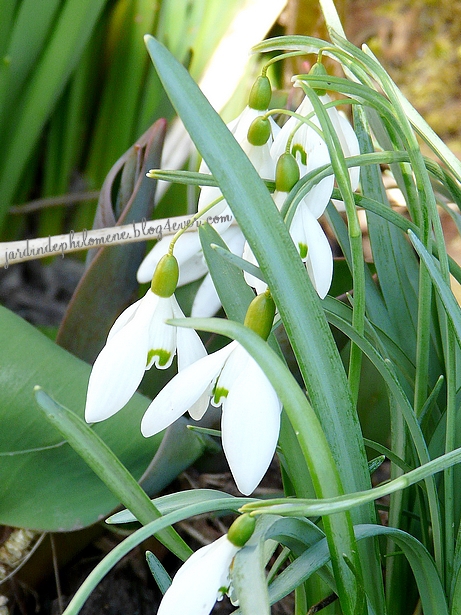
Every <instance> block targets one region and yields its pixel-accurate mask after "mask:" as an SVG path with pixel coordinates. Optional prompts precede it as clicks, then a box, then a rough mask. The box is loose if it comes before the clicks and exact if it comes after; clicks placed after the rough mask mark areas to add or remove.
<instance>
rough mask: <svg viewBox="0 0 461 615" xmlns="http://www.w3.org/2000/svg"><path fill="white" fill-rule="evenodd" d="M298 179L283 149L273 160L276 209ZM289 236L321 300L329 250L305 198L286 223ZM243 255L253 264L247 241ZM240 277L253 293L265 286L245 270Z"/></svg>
mask: <svg viewBox="0 0 461 615" xmlns="http://www.w3.org/2000/svg"><path fill="white" fill-rule="evenodd" d="M298 179H299V169H298V165H297V163H296V160H295V158H294V157H293V156H292V154H288V153H286V152H285V153H284V154H282V155H281V156H280V158H279V159H278V162H277V171H276V180H275V185H276V190H275V192H274V194H273V195H272V196H273V199H274V201H275V204H276V205H277V207H278V208H279V209H281V208H282V205H283V203H284V201H285V199H286V197H287V196H288V193H289V191H290V190H291V188H292V187H293V186H294V185H295V184H296V182H297V181H298ZM290 235H291V238H292V239H293V242H294V244H295V246H296V247H297V248H298V250H299V253H300V256H301V258H302V260H303V261H304V262H305V263H306V267H307V272H308V274H309V277H310V279H311V282H312V284H313V286H314V288H315V290H316V291H317V294H318V295H319V297H320V298H321V299H323V298H324V297H325V296H326V294H327V293H328V291H329V289H330V286H331V280H332V278H333V253H332V251H331V247H330V243H329V241H328V239H327V237H326V235H325V233H324V232H323V229H322V227H321V226H320V224H319V223H318V221H317V219H316V217H315V215H314V214H313V213H312V211H311V208H310V207H309V202H306V200H305V199H303V200H302V201H301V202H300V203H299V204H298V207H297V209H296V212H295V214H294V216H293V219H292V221H291V224H290ZM243 258H244V259H245V260H247V261H249V262H250V263H252V264H254V265H257V261H256V258H255V257H254V254H253V252H252V250H251V248H250V247H249V245H248V243H246V244H245V247H244V250H243ZM244 276H245V280H246V281H247V284H249V285H250V286H252V287H253V288H255V289H256V292H257V293H262V292H264V290H265V289H266V288H267V285H266V283H265V282H263V281H262V280H260V279H258V278H256V277H255V276H253V275H251V274H249V273H248V272H245V273H244Z"/></svg>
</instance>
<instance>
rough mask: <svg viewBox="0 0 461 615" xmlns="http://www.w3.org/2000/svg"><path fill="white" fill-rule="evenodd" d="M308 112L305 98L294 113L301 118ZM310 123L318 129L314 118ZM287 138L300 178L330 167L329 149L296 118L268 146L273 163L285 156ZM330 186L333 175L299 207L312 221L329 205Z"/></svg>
mask: <svg viewBox="0 0 461 615" xmlns="http://www.w3.org/2000/svg"><path fill="white" fill-rule="evenodd" d="M311 111H312V106H311V104H310V101H309V99H308V98H305V99H304V100H303V102H302V103H301V105H300V106H299V107H298V109H296V113H297V114H298V115H302V116H304V117H305V116H306V115H308V114H309V113H310V112H311ZM311 122H312V123H313V124H315V125H318V120H317V118H316V117H315V116H314V117H313V118H311ZM294 131H295V132H294ZM290 137H292V141H291V147H290V152H291V154H292V155H293V156H294V158H295V159H296V162H297V163H298V167H299V173H300V177H303V176H304V175H306V174H307V173H309V172H310V171H313V170H315V169H318V168H319V167H321V166H323V165H325V164H330V155H329V153H328V147H327V144H326V143H325V141H324V140H323V138H322V137H321V136H320V135H319V134H318V133H317V132H316V131H315V130H314V129H313V128H312V127H311V126H309V125H308V124H304V123H300V121H299V120H298V119H296V118H295V117H290V118H289V119H288V121H287V122H286V123H285V124H284V125H283V126H282V128H281V130H280V132H279V133H278V135H277V136H276V137H275V139H274V142H273V144H272V146H271V156H272V158H273V159H274V160H275V161H278V160H279V158H280V157H281V156H282V155H283V154H284V153H286V151H287V144H288V140H289V139H290ZM333 185H334V177H333V176H332V175H330V176H328V177H325V178H324V179H322V180H321V181H320V182H319V183H318V184H316V185H315V186H313V188H312V189H311V190H310V191H309V192H308V194H307V195H306V196H305V197H304V198H303V200H302V204H301V203H300V205H299V206H300V207H301V206H302V205H303V206H305V207H307V208H308V209H310V211H311V213H312V214H313V215H314V216H315V218H319V217H320V216H321V215H322V214H323V212H324V211H325V208H326V206H327V205H328V202H329V200H330V197H331V193H332V191H333Z"/></svg>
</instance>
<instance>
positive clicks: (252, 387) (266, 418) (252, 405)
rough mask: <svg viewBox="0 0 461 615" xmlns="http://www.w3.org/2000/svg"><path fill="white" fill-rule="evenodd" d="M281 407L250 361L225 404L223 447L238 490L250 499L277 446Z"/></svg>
mask: <svg viewBox="0 0 461 615" xmlns="http://www.w3.org/2000/svg"><path fill="white" fill-rule="evenodd" d="M280 411H281V405H280V402H279V399H278V397H277V394H276V392H275V391H274V389H273V387H272V385H271V384H270V382H269V380H268V379H267V378H266V376H265V374H264V373H263V371H262V370H261V368H260V367H259V365H258V364H257V363H256V361H254V360H253V359H252V358H251V357H249V360H248V362H247V363H246V364H245V368H244V369H243V370H242V371H241V373H240V375H239V377H238V378H237V379H236V380H235V381H234V383H233V386H232V389H231V390H230V392H229V395H228V397H227V399H226V400H225V401H224V403H223V414H222V421H221V430H222V444H223V449H224V453H225V455H226V458H227V461H228V463H229V467H230V469H231V472H232V475H233V477H234V479H235V482H236V484H237V487H238V489H239V491H241V493H243V494H244V495H250V493H252V492H253V491H254V490H255V489H256V487H257V486H258V485H259V483H260V482H261V479H262V478H263V476H264V474H265V473H266V471H267V468H268V467H269V464H270V462H271V460H272V457H273V455H274V452H275V448H276V446H277V440H278V436H279V431H280Z"/></svg>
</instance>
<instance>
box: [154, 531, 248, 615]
mask: <svg viewBox="0 0 461 615" xmlns="http://www.w3.org/2000/svg"><path fill="white" fill-rule="evenodd" d="M237 551H238V547H235V546H234V545H233V544H231V543H230V541H229V540H228V539H227V536H222V537H221V538H219V539H218V540H216V541H215V542H213V543H211V544H210V545H207V546H206V547H202V548H201V549H199V550H198V551H196V552H195V553H193V554H192V555H191V556H190V558H189V559H188V560H187V561H186V562H185V564H183V565H182V566H181V568H180V569H179V570H178V572H177V573H176V575H175V576H174V578H173V582H172V584H171V586H170V587H169V588H168V590H167V591H166V593H165V595H164V597H163V599H162V602H161V604H160V607H159V610H158V615H184V614H185V613H187V614H188V615H208V614H209V613H210V612H211V610H212V609H213V606H214V604H215V602H216V600H217V599H218V598H219V597H220V592H219V590H220V588H221V587H226V586H227V585H228V584H229V568H230V566H231V563H232V560H233V558H234V557H235V554H236V553H237Z"/></svg>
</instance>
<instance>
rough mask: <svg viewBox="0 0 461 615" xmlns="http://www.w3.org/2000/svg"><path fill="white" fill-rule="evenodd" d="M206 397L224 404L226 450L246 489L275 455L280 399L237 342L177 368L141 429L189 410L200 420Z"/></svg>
mask: <svg viewBox="0 0 461 615" xmlns="http://www.w3.org/2000/svg"><path fill="white" fill-rule="evenodd" d="M206 395H207V396H208V397H205V396H206ZM210 397H211V403H212V404H213V405H215V406H219V405H221V404H222V419H221V433H222V445H223V449H224V453H225V455H226V458H227V461H228V463H229V467H230V469H231V472H232V475H233V477H234V479H235V482H236V484H237V487H238V489H239V490H240V491H241V493H243V494H244V495H249V494H250V493H252V492H253V491H254V489H255V488H256V487H257V485H258V484H259V482H260V481H261V479H262V478H263V476H264V474H265V473H266V470H267V468H268V467H269V464H270V462H271V460H272V457H273V455H274V451H275V448H276V445H277V440H278V434H279V429H280V411H281V404H280V401H279V399H278V397H277V394H276V393H275V391H274V389H273V387H272V385H271V384H270V382H269V380H268V379H267V377H266V376H265V374H264V372H263V371H262V370H261V368H260V367H259V365H258V364H257V363H256V361H255V360H254V359H253V358H252V357H251V356H250V355H249V354H248V353H247V352H246V350H245V349H244V348H243V347H242V346H241V345H240V344H238V343H237V342H235V341H234V342H231V343H230V344H228V345H227V346H226V347H225V348H222V349H221V350H218V351H217V352H215V353H213V354H211V355H209V356H207V357H204V358H203V359H200V360H199V361H197V362H196V363H194V364H193V365H191V366H189V367H188V368H186V369H185V370H183V371H181V372H179V373H178V374H177V375H176V376H175V377H174V378H173V379H172V380H171V381H170V382H169V383H168V384H167V385H166V386H165V387H164V388H163V389H162V391H160V393H159V394H158V395H157V397H156V398H155V399H154V401H153V402H152V403H151V405H150V406H149V408H148V409H147V411H146V413H145V415H144V417H143V419H142V422H141V432H142V433H143V435H144V436H146V437H148V436H152V435H154V434H156V433H158V432H160V431H162V430H163V429H165V428H166V427H168V426H169V425H171V424H172V423H173V422H174V421H176V420H177V419H178V418H179V417H180V416H182V415H183V414H184V413H185V412H187V411H189V414H190V415H191V417H192V418H193V419H195V420H200V419H201V418H202V416H203V414H204V413H205V412H206V410H207V407H208V399H209V398H210Z"/></svg>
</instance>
